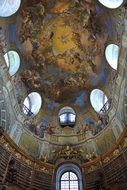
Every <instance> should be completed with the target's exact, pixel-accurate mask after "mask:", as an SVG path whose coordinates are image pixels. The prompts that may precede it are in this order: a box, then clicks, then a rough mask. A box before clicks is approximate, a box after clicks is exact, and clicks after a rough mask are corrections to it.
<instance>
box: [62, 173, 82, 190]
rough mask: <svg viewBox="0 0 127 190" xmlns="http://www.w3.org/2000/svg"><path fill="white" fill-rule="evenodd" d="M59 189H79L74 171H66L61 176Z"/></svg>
mask: <svg viewBox="0 0 127 190" xmlns="http://www.w3.org/2000/svg"><path fill="white" fill-rule="evenodd" d="M60 183H61V184H60V187H61V190H79V180H78V177H77V175H76V174H75V173H73V172H66V173H64V174H63V175H62V176H61V180H60Z"/></svg>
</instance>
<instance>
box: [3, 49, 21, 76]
mask: <svg viewBox="0 0 127 190" xmlns="http://www.w3.org/2000/svg"><path fill="white" fill-rule="evenodd" d="M4 58H5V61H6V65H7V67H8V68H9V74H10V76H13V75H15V74H16V72H17V71H18V69H19V67H20V57H19V54H18V53H17V52H16V51H8V52H7V53H6V54H5V55H4Z"/></svg>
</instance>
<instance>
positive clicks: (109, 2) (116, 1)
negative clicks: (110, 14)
mask: <svg viewBox="0 0 127 190" xmlns="http://www.w3.org/2000/svg"><path fill="white" fill-rule="evenodd" d="M98 1H99V2H100V3H101V4H102V5H104V6H105V7H107V8H110V9H116V8H118V7H120V6H121V5H122V3H123V0H98Z"/></svg>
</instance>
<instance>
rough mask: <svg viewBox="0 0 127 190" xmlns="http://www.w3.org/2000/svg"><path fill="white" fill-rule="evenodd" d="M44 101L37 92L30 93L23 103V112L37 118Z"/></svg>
mask: <svg viewBox="0 0 127 190" xmlns="http://www.w3.org/2000/svg"><path fill="white" fill-rule="evenodd" d="M41 105H42V99H41V96H40V94H38V93H37V92H32V93H30V94H29V95H28V96H27V97H26V98H25V100H24V102H23V112H24V114H25V115H27V116H35V115H37V114H38V112H39V111H40V108H41Z"/></svg>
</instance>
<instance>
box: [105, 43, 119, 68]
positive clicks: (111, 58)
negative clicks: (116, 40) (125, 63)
mask: <svg viewBox="0 0 127 190" xmlns="http://www.w3.org/2000/svg"><path fill="white" fill-rule="evenodd" d="M119 49H120V48H119V46H117V45H116V44H109V45H108V46H107V47H106V49H105V57H106V60H107V62H108V63H109V65H110V66H111V67H112V68H113V69H115V70H117V66H118V58H119Z"/></svg>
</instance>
